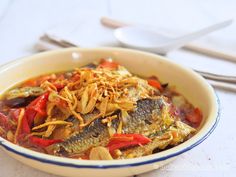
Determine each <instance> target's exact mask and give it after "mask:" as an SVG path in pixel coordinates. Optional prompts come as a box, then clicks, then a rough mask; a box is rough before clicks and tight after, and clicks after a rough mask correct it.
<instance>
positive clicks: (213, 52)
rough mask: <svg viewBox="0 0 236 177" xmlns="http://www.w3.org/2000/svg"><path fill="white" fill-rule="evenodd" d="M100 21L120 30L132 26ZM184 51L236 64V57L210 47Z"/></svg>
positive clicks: (193, 47)
mask: <svg viewBox="0 0 236 177" xmlns="http://www.w3.org/2000/svg"><path fill="white" fill-rule="evenodd" d="M100 21H101V23H102V24H103V25H104V26H107V27H109V28H120V27H124V26H129V25H132V24H129V23H125V22H121V21H118V20H115V19H112V18H108V17H102V18H101V20H100ZM183 49H185V50H190V51H193V52H196V53H200V54H204V55H207V56H210V57H214V58H219V59H223V60H227V61H231V62H236V55H233V54H229V53H225V52H223V51H220V50H215V49H212V48H209V47H202V46H200V45H197V44H188V45H185V46H184V47H183Z"/></svg>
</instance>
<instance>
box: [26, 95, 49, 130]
mask: <svg viewBox="0 0 236 177" xmlns="http://www.w3.org/2000/svg"><path fill="white" fill-rule="evenodd" d="M48 96H49V92H46V93H44V94H43V95H41V96H39V97H38V98H36V99H35V100H34V101H32V102H31V103H30V104H29V105H28V106H27V107H26V115H27V120H28V124H29V125H30V126H31V125H32V123H33V121H34V118H35V116H36V114H39V115H41V116H46V115H47V113H46V106H47V101H48Z"/></svg>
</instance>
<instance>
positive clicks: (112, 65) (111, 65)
mask: <svg viewBox="0 0 236 177" xmlns="http://www.w3.org/2000/svg"><path fill="white" fill-rule="evenodd" d="M99 66H100V67H102V68H109V69H117V67H118V66H119V64H118V63H117V62H115V61H110V60H105V59H103V60H101V62H100V64H99Z"/></svg>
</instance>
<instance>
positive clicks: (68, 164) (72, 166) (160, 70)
mask: <svg viewBox="0 0 236 177" xmlns="http://www.w3.org/2000/svg"><path fill="white" fill-rule="evenodd" d="M108 57H111V58H113V59H114V60H116V61H118V62H119V63H120V64H122V65H124V66H125V67H127V68H128V69H129V70H130V71H131V72H132V73H135V74H138V75H142V76H151V75H157V76H158V77H159V78H160V80H161V81H162V82H165V83H166V82H168V83H170V85H174V86H176V89H177V90H178V91H179V92H180V93H181V94H183V95H184V96H185V97H186V98H187V99H188V100H189V101H190V102H191V103H192V104H194V105H195V106H197V107H199V108H200V109H201V110H202V111H203V115H204V120H203V123H202V125H201V128H200V129H199V131H198V133H197V134H196V135H194V136H193V137H192V138H191V139H189V140H188V141H186V142H184V143H182V144H180V145H178V146H176V147H174V148H171V149H168V150H166V151H163V152H160V153H157V154H153V155H149V156H145V157H141V158H135V159H128V160H112V161H94V160H91V161H88V160H76V159H68V158H62V157H55V156H51V155H46V154H42V153H38V152H34V151H31V150H29V149H25V148H23V147H20V146H17V145H15V144H12V143H11V142H9V141H7V140H5V139H3V138H0V147H1V148H2V149H4V151H5V152H6V153H8V154H9V155H10V156H12V157H13V158H15V159H17V160H19V161H21V162H22V163H24V164H26V165H29V166H31V167H33V168H36V169H39V170H42V171H45V172H48V173H53V174H57V175H63V176H77V177H78V176H83V177H91V176H95V175H96V177H104V176H109V177H116V176H131V175H136V174H140V173H144V172H147V171H151V170H154V169H157V168H159V167H161V166H163V165H165V164H167V163H169V162H170V161H172V160H173V159H175V158H176V157H177V156H178V155H180V154H182V153H184V152H186V151H188V150H190V149H192V148H194V147H195V146H197V145H198V144H200V143H201V142H202V141H204V140H205V139H206V138H207V137H208V136H209V135H210V134H211V132H212V131H213V130H214V128H215V127H216V125H217V122H218V119H219V104H218V99H217V96H216V95H215V92H214V90H213V88H212V87H211V86H210V85H209V84H208V83H207V82H206V81H205V80H204V79H203V78H202V77H201V76H199V75H198V74H196V73H195V72H193V71H192V70H191V69H187V68H185V67H182V66H180V65H178V64H176V63H174V62H172V61H169V60H167V59H165V58H164V57H161V56H158V55H154V54H150V53H145V52H139V51H135V50H128V49H121V48H94V49H79V48H69V49H63V50H56V51H51V52H45V53H40V54H37V55H33V56H29V57H25V58H22V59H18V60H15V61H13V62H11V63H8V64H5V65H3V66H1V67H0V94H2V93H3V92H4V91H6V90H7V89H8V88H9V87H11V86H13V85H15V84H16V83H19V82H21V81H24V80H26V79H28V78H32V77H35V76H38V75H41V74H45V73H50V72H55V71H63V70H69V69H72V68H75V67H79V66H83V65H85V64H88V63H90V62H92V61H94V60H99V59H101V58H108Z"/></svg>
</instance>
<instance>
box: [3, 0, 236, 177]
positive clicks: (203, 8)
mask: <svg viewBox="0 0 236 177" xmlns="http://www.w3.org/2000/svg"><path fill="white" fill-rule="evenodd" d="M91 14H92V15H91ZM100 16H111V17H114V18H117V19H120V20H125V21H128V22H133V23H138V24H146V25H152V26H157V27H161V28H166V29H171V30H172V31H173V30H174V31H182V32H187V31H191V30H196V29H198V28H201V27H203V26H206V25H208V24H211V23H214V22H216V21H219V20H222V19H226V18H228V17H233V18H235V19H236V1H234V0H231V1H230V0H195V1H194V0H176V1H173V0H172V1H171V0H165V1H161V0H35V1H30V0H1V1H0V64H3V63H6V62H8V61H11V60H13V59H16V58H19V57H22V56H26V55H30V54H33V53H36V51H35V50H34V44H35V43H36V42H37V40H38V38H39V36H40V35H42V34H43V33H44V32H45V31H46V30H48V29H50V28H53V27H54V26H55V25H57V24H59V23H62V22H63V21H66V20H70V19H76V18H77V17H78V18H81V17H82V18H84V19H86V20H88V21H89V20H92V19H91V18H93V17H97V18H99V17H100ZM75 23H76V20H75ZM94 35H96V30H94ZM199 42H201V43H203V42H204V43H206V44H207V45H210V46H214V47H215V48H218V49H225V51H230V52H234V53H236V22H235V23H234V24H233V25H231V26H230V27H229V28H227V29H224V30H222V31H220V32H215V33H214V34H212V35H209V36H207V37H205V38H203V39H201V40H199ZM168 57H169V59H170V60H174V61H177V62H179V63H181V64H183V65H186V66H188V67H192V68H195V69H200V70H205V71H212V72H216V73H222V74H230V75H236V63H229V62H223V61H220V60H217V59H213V58H208V57H205V56H201V55H196V54H194V53H190V52H186V51H182V50H178V51H174V52H172V53H170V54H168ZM216 92H217V94H218V96H219V98H220V101H221V112H222V115H221V120H220V123H219V125H218V127H217V128H216V130H215V131H214V132H213V134H212V135H211V136H210V137H209V138H208V139H207V140H206V141H204V142H203V143H202V144H200V145H199V146H197V147H196V148H194V149H193V150H191V151H189V152H187V153H185V154H183V155H181V156H180V157H179V158H178V159H177V160H175V161H174V162H173V163H171V164H170V165H167V166H166V167H164V168H162V169H160V170H156V171H153V172H150V173H147V174H143V175H140V177H154V176H155V177H158V176H169V177H172V176H173V177H174V176H175V177H178V176H181V177H185V176H186V177H187V176H191V177H200V176H214V177H218V176H232V177H233V176H235V173H236V142H235V141H236V139H235V135H236V132H235V125H236V111H235V107H236V93H230V92H227V91H223V90H216ZM0 176H2V177H31V176H35V177H37V176H38V177H39V176H45V177H53V175H50V174H46V173H43V172H40V171H37V170H34V169H32V168H30V167H27V166H25V165H23V164H21V163H19V162H17V161H16V160H14V159H12V158H10V157H8V156H7V155H6V154H5V153H4V152H3V151H2V150H0Z"/></svg>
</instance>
